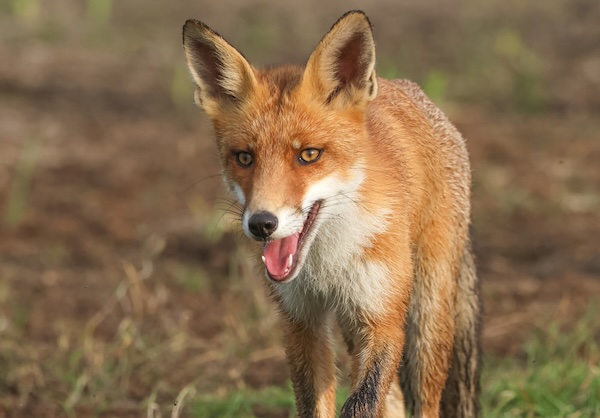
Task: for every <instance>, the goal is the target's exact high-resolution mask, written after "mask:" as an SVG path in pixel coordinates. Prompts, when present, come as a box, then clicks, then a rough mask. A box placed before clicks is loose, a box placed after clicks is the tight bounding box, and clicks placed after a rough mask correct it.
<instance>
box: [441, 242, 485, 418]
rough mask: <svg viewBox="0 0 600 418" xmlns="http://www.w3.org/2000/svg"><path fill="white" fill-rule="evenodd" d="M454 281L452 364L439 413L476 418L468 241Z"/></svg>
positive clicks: (476, 353)
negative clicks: (455, 288) (455, 285)
mask: <svg viewBox="0 0 600 418" xmlns="http://www.w3.org/2000/svg"><path fill="white" fill-rule="evenodd" d="M457 284H458V287H457V295H456V298H457V300H456V309H457V310H456V314H455V327H456V333H455V339H454V349H453V353H452V367H451V369H450V372H449V374H448V379H447V380H446V387H445V389H444V393H443V395H442V407H441V415H442V417H444V418H477V417H479V416H480V411H479V392H480V385H479V374H480V370H479V369H480V363H481V348H480V341H479V336H480V328H481V324H480V313H481V299H480V295H479V282H478V280H477V275H476V271H475V262H474V260H473V254H472V252H471V248H470V245H468V246H467V247H466V249H465V253H464V256H463V260H462V263H461V267H460V272H459V275H458V283H457Z"/></svg>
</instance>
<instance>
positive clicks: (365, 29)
mask: <svg viewBox="0 0 600 418" xmlns="http://www.w3.org/2000/svg"><path fill="white" fill-rule="evenodd" d="M358 34H360V36H361V37H362V40H361V42H362V49H361V51H360V52H361V55H360V57H359V59H358V60H357V62H356V65H361V66H362V65H365V64H366V66H365V69H364V70H363V72H362V74H361V75H360V77H361V79H358V80H356V81H358V82H359V85H354V86H352V87H351V88H352V90H356V89H357V88H358V89H360V90H362V91H361V92H360V93H362V94H364V98H365V99H366V100H367V101H369V100H373V99H374V98H375V97H376V96H377V76H376V73H375V62H376V60H375V41H374V40H373V34H372V31H371V27H370V24H369V23H368V20H367V19H366V17H364V16H360V15H350V16H348V17H347V18H345V19H343V20H341V21H340V22H338V23H337V24H336V25H335V26H334V27H333V28H332V29H331V30H330V31H329V33H328V34H327V35H326V36H325V38H323V41H322V42H321V43H320V44H319V46H317V49H316V50H315V52H314V53H313V56H311V59H310V60H309V63H308V65H307V67H308V66H311V65H317V68H318V74H319V77H320V78H321V83H322V84H323V86H324V87H325V90H326V91H328V92H332V91H334V90H335V89H336V88H338V86H339V79H337V78H336V73H337V69H338V64H339V55H340V51H342V50H343V49H344V48H345V47H346V46H347V44H348V42H350V41H351V40H352V38H353V37H354V36H356V35H358ZM314 61H317V62H316V63H315V62H314ZM356 93H357V92H356V91H353V92H352V93H351V94H352V95H355V94H356Z"/></svg>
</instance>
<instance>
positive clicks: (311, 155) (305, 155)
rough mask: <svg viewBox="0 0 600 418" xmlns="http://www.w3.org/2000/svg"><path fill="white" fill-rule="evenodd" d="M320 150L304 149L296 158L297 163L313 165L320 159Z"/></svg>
mask: <svg viewBox="0 0 600 418" xmlns="http://www.w3.org/2000/svg"><path fill="white" fill-rule="evenodd" d="M321 153H322V150H320V149H316V148H306V149H305V150H303V151H302V152H301V153H300V155H299V156H298V162H299V163H300V164H304V165H306V164H310V163H314V162H315V161H317V160H318V159H319V158H320V157H321Z"/></svg>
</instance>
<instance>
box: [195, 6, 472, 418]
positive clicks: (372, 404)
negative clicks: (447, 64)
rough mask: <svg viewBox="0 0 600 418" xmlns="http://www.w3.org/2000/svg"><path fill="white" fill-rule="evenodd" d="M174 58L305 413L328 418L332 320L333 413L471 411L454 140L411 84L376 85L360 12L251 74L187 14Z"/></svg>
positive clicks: (466, 248) (464, 229)
mask: <svg viewBox="0 0 600 418" xmlns="http://www.w3.org/2000/svg"><path fill="white" fill-rule="evenodd" d="M184 48H185V52H186V56H187V60H188V65H189V68H190V71H191V73H192V76H193V78H194V81H195V82H196V85H197V89H196V92H195V98H196V102H197V104H198V105H199V106H200V107H202V108H203V109H204V110H205V112H206V113H207V114H208V116H209V117H210V119H211V120H212V122H213V126H214V131H215V134H216V139H217V145H218V153H219V157H220V161H221V166H222V169H223V176H224V178H225V180H226V183H227V185H228V186H229V189H230V190H231V192H232V193H233V195H234V196H235V197H236V198H237V201H238V202H239V204H240V205H241V206H242V207H243V215H242V217H241V224H242V228H243V230H244V232H245V234H246V235H247V236H248V237H249V238H250V239H252V240H254V241H256V242H257V252H258V253H259V254H260V257H261V259H262V261H263V264H264V271H265V276H266V279H267V283H268V285H269V289H270V292H271V295H272V298H273V300H274V301H275V302H276V303H277V304H278V306H279V308H280V311H281V319H282V325H283V328H284V333H285V341H284V343H285V346H286V353H287V357H288V363H289V366H290V373H291V378H292V382H293V384H294V391H295V394H296V403H297V410H298V413H299V416H301V417H333V416H334V415H335V402H334V401H335V386H336V384H335V382H336V376H335V374H336V373H335V360H334V357H333V350H332V347H331V345H332V343H331V329H332V323H333V322H334V321H337V323H338V324H339V325H340V329H341V331H342V335H343V337H344V340H345V342H346V344H347V347H348V351H349V353H350V355H351V356H352V358H353V364H352V372H351V376H350V379H351V385H352V387H351V395H350V397H349V398H348V400H347V401H346V403H345V404H344V407H343V408H342V412H341V414H342V415H341V416H343V417H380V416H386V417H392V416H404V410H405V408H406V407H407V408H409V409H410V410H411V411H412V413H413V416H424V417H425V416H427V417H433V416H440V414H442V415H444V416H448V417H450V416H452V417H455V416H459V417H460V416H464V417H475V416H477V414H478V404H477V395H478V390H479V389H478V388H479V384H478V365H479V349H478V343H477V342H478V328H479V325H478V324H479V322H478V312H479V298H478V290H477V280H476V276H475V270H474V267H473V262H472V257H471V253H470V245H469V240H468V227H469V222H470V203H469V202H470V197H469V195H470V192H469V191H470V182H471V178H470V169H469V161H468V154H467V151H466V146H465V142H464V140H463V138H462V136H461V135H460V134H459V133H458V131H457V130H456V129H455V128H454V126H453V125H452V124H451V123H450V122H449V121H448V119H447V118H446V116H445V115H444V114H443V113H442V112H441V111H440V110H439V109H438V108H437V107H436V106H435V105H434V104H433V103H432V102H431V101H430V100H429V99H428V98H427V97H426V96H425V95H424V93H423V92H422V91H421V89H420V88H419V87H418V86H417V85H416V84H414V83H412V82H409V81H405V80H384V79H381V78H377V76H376V72H375V43H374V40H373V34H372V27H371V24H370V22H369V20H368V19H367V17H366V16H365V15H364V13H362V12H358V11H354V12H349V13H347V14H346V15H344V16H343V17H342V18H341V19H340V20H338V22H336V24H335V25H334V26H333V27H332V29H331V30H330V31H329V32H328V33H327V34H326V35H325V37H324V38H323V39H322V40H321V42H320V43H319V45H318V46H317V48H316V49H315V51H314V52H313V53H312V55H311V56H310V58H309V60H308V62H307V64H306V66H305V67H299V66H283V67H275V68H268V69H257V68H255V67H253V66H252V65H250V64H249V63H248V61H247V60H246V59H245V58H244V57H243V56H242V55H241V54H240V53H239V52H238V51H237V50H236V49H235V48H233V47H232V46H231V45H230V44H228V43H227V42H226V41H225V40H224V39H223V38H222V37H221V36H219V35H218V34H217V33H216V32H214V31H213V30H211V29H210V28H209V27H207V26H206V25H204V24H203V23H201V22H199V21H194V20H190V21H188V22H186V25H185V26H184ZM400 387H402V390H400Z"/></svg>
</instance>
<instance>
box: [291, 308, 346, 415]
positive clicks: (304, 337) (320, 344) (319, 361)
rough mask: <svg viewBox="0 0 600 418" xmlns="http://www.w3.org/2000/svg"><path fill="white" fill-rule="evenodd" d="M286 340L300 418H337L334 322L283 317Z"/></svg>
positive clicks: (325, 319)
mask: <svg viewBox="0 0 600 418" xmlns="http://www.w3.org/2000/svg"><path fill="white" fill-rule="evenodd" d="M283 322H284V333H285V334H284V335H285V338H284V341H285V351H286V356H287V360H288V363H289V367H290V375H291V379H292V384H293V387H294V394H295V396H296V410H297V412H298V417H299V418H334V417H335V389H336V367H335V357H334V353H333V349H332V345H333V343H332V338H331V323H330V320H328V319H327V318H324V319H323V320H321V321H314V322H310V323H309V322H305V321H299V320H295V319H292V318H290V317H286V316H285V314H284V315H283Z"/></svg>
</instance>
